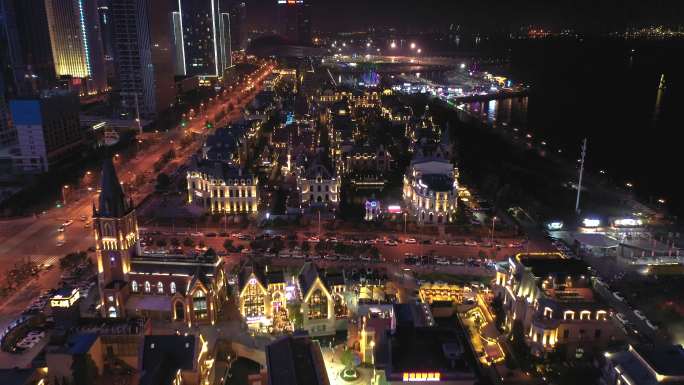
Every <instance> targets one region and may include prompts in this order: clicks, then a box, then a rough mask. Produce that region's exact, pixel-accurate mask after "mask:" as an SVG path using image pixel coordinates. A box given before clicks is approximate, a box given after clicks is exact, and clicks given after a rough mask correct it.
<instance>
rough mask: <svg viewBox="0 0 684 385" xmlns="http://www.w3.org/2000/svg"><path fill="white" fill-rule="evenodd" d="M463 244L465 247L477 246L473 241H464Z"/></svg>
mask: <svg viewBox="0 0 684 385" xmlns="http://www.w3.org/2000/svg"><path fill="white" fill-rule="evenodd" d="M463 244H464V245H466V246H477V242H475V241H465V242H463Z"/></svg>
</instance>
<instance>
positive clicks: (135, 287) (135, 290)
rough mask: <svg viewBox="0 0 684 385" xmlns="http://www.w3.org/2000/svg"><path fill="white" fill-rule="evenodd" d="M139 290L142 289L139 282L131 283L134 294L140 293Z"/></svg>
mask: <svg viewBox="0 0 684 385" xmlns="http://www.w3.org/2000/svg"><path fill="white" fill-rule="evenodd" d="M138 289H140V288H139V287H138V281H133V282H131V290H132V291H133V292H134V293H137V292H138Z"/></svg>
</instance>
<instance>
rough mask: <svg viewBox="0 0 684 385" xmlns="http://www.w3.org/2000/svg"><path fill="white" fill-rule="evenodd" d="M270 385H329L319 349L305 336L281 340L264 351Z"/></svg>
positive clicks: (288, 337)
mask: <svg viewBox="0 0 684 385" xmlns="http://www.w3.org/2000/svg"><path fill="white" fill-rule="evenodd" d="M266 362H267V366H268V376H269V381H268V383H269V384H271V385H322V384H329V383H330V382H329V380H328V374H327V372H326V370H325V365H324V364H323V356H322V354H321V348H320V346H318V343H317V342H314V341H312V340H311V339H310V338H309V337H308V335H292V336H286V337H282V338H280V339H279V340H277V341H275V342H273V343H271V344H270V345H268V346H267V347H266Z"/></svg>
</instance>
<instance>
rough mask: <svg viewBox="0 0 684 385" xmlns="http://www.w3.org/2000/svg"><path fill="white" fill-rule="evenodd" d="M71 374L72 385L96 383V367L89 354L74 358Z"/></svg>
mask: <svg viewBox="0 0 684 385" xmlns="http://www.w3.org/2000/svg"><path fill="white" fill-rule="evenodd" d="M71 374H72V376H73V378H74V385H90V384H95V383H96V382H97V377H98V373H97V365H95V361H93V359H92V357H90V354H88V353H86V354H84V355H81V356H75V357H74V360H73V363H72V364H71Z"/></svg>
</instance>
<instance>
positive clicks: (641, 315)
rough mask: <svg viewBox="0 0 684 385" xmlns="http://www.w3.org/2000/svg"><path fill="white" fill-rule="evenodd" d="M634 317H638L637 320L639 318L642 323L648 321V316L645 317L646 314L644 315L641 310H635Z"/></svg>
mask: <svg viewBox="0 0 684 385" xmlns="http://www.w3.org/2000/svg"><path fill="white" fill-rule="evenodd" d="M634 315H635V316H637V318H639V319H640V320H642V321H643V320H645V319H646V316H645V315H644V313H642V312H641V310H639V309H635V310H634Z"/></svg>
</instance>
